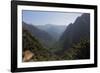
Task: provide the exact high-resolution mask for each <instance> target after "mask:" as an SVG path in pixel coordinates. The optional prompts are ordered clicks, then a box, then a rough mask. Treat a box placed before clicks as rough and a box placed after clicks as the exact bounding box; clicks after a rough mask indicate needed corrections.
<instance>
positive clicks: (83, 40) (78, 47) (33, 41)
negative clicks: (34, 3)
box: [22, 14, 90, 61]
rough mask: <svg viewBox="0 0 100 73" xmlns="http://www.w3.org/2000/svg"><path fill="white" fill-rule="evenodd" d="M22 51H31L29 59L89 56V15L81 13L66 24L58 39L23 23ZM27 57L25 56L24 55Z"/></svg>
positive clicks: (44, 59) (72, 58)
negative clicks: (72, 21) (70, 22)
mask: <svg viewBox="0 0 100 73" xmlns="http://www.w3.org/2000/svg"><path fill="white" fill-rule="evenodd" d="M22 31H23V34H22V35H23V36H22V38H23V42H22V43H23V58H24V59H25V57H24V52H25V51H26V53H27V51H28V53H32V58H31V59H30V60H29V61H55V60H77V59H89V58H90V16H89V14H83V15H82V16H80V17H78V18H77V19H76V21H75V22H74V23H73V24H70V25H69V26H67V28H66V30H65V31H64V32H63V34H62V36H61V37H60V38H59V40H56V41H55V40H54V38H53V37H51V36H50V35H49V34H48V33H47V32H44V31H41V30H40V29H37V27H35V26H32V25H28V24H26V23H23V29H22ZM26 57H27V56H26Z"/></svg>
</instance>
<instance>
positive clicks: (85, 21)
mask: <svg viewBox="0 0 100 73" xmlns="http://www.w3.org/2000/svg"><path fill="white" fill-rule="evenodd" d="M81 39H87V40H89V39H90V15H89V14H88V13H85V14H83V15H82V16H80V17H78V18H77V19H76V21H75V22H74V23H73V24H72V23H71V24H69V26H68V27H67V28H66V30H65V31H64V33H63V35H62V36H61V37H60V39H59V41H58V42H59V43H60V45H61V48H63V51H64V50H66V49H68V48H70V47H72V45H73V44H75V43H78V42H80V40H81Z"/></svg>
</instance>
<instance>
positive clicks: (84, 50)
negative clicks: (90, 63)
mask: <svg viewBox="0 0 100 73" xmlns="http://www.w3.org/2000/svg"><path fill="white" fill-rule="evenodd" d="M62 58H63V59H67V60H70V59H72V60H75V59H89V58H90V41H89V40H81V41H80V42H79V43H77V44H74V45H73V47H72V48H69V49H68V50H67V51H65V52H64V55H63V56H62Z"/></svg>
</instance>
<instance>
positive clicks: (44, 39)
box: [22, 22, 55, 48]
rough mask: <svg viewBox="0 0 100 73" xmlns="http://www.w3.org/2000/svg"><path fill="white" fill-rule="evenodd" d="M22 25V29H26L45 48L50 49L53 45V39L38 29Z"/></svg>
mask: <svg viewBox="0 0 100 73" xmlns="http://www.w3.org/2000/svg"><path fill="white" fill-rule="evenodd" d="M22 24H23V25H22V26H23V28H25V29H27V30H28V31H29V32H30V33H31V35H32V36H34V37H36V38H37V39H38V40H39V42H41V44H42V45H43V46H44V47H45V48H50V47H51V46H52V44H53V43H54V41H55V39H53V37H52V36H51V35H49V34H48V33H47V32H46V31H44V30H41V29H38V28H37V27H36V26H34V25H30V24H26V23H25V22H22Z"/></svg>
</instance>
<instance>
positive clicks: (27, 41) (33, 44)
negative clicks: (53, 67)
mask: <svg viewBox="0 0 100 73" xmlns="http://www.w3.org/2000/svg"><path fill="white" fill-rule="evenodd" d="M25 52H27V53H28V54H27V57H28V55H29V54H31V53H32V54H33V57H32V59H31V61H45V60H50V57H51V55H50V52H49V51H48V50H47V49H46V48H44V47H43V46H42V44H41V43H40V42H39V40H38V39H36V38H35V37H34V36H32V34H31V33H30V32H29V31H28V30H27V29H25V28H23V53H25ZM24 56H25V55H23V57H24Z"/></svg>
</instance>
